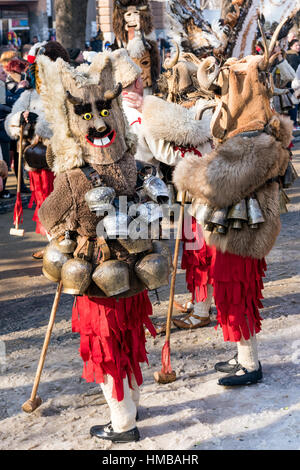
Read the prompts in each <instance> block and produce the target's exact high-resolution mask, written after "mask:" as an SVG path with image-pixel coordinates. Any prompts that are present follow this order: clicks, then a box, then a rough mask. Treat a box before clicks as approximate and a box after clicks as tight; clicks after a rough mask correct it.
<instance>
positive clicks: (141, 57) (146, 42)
mask: <svg viewBox="0 0 300 470" xmlns="http://www.w3.org/2000/svg"><path fill="white" fill-rule="evenodd" d="M113 31H114V33H115V36H116V41H115V46H116V47H118V48H123V47H125V48H126V49H127V50H128V53H129V55H130V57H131V58H132V60H133V61H134V62H135V63H136V64H137V65H138V66H139V67H140V68H141V69H142V79H143V83H144V88H145V92H146V93H151V92H152V91H156V81H157V79H158V76H159V74H160V55H159V51H158V47H157V42H156V36H155V31H154V29H153V18H152V12H151V7H150V4H149V2H148V0H115V2H114V10H113Z"/></svg>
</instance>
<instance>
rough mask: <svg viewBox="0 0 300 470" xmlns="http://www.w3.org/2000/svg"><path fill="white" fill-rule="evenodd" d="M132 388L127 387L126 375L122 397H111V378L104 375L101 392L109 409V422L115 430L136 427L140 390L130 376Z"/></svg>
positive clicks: (121, 430)
mask: <svg viewBox="0 0 300 470" xmlns="http://www.w3.org/2000/svg"><path fill="white" fill-rule="evenodd" d="M131 383H132V387H133V390H132V389H131V388H130V387H129V383H128V379H127V377H126V378H125V379H124V380H123V386H124V399H123V400H122V401H118V400H116V399H115V398H112V390H113V378H112V376H111V375H106V378H105V383H104V384H101V388H102V390H103V394H104V396H105V399H106V401H107V404H108V406H109V409H110V415H111V424H112V427H113V430H114V431H115V432H125V431H129V430H130V429H133V428H135V427H136V421H135V417H136V411H137V406H138V404H139V398H140V391H139V387H138V385H137V383H136V380H135V378H134V376H133V375H132V377H131Z"/></svg>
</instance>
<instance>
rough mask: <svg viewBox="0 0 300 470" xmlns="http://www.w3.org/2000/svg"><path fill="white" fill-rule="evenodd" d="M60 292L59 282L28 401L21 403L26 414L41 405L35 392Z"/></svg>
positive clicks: (60, 284)
mask: <svg viewBox="0 0 300 470" xmlns="http://www.w3.org/2000/svg"><path fill="white" fill-rule="evenodd" d="M61 290H62V281H60V282H59V284H58V285H57V289H56V293H55V297H54V301H53V305H52V310H51V314H50V319H49V323H48V327H47V331H46V335H45V339H44V344H43V348H42V352H41V355H40V360H39V363H38V367H37V371H36V374H35V379H34V383H33V387H32V392H31V395H30V399H29V400H27V401H25V403H23V405H22V409H23V411H25V412H26V413H32V412H33V411H34V410H36V409H37V408H38V407H39V406H40V405H41V404H42V399H41V398H40V397H39V396H38V395H37V390H38V386H39V383H40V379H41V375H42V370H43V367H44V363H45V359H46V354H47V349H48V345H49V342H50V338H51V333H52V329H53V325H54V321H55V316H56V312H57V307H58V303H59V299H60V296H61Z"/></svg>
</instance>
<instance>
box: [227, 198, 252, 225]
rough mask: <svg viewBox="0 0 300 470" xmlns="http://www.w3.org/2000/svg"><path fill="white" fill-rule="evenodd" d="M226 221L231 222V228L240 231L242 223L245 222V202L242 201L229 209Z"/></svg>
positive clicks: (246, 218)
mask: <svg viewBox="0 0 300 470" xmlns="http://www.w3.org/2000/svg"><path fill="white" fill-rule="evenodd" d="M228 219H229V220H231V222H232V228H234V229H236V230H241V228H242V223H243V222H247V220H248V216H247V206H246V200H245V199H242V200H241V201H240V202H238V203H237V204H235V205H234V206H232V207H231V208H230V209H229V213H228Z"/></svg>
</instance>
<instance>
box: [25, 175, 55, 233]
mask: <svg viewBox="0 0 300 470" xmlns="http://www.w3.org/2000/svg"><path fill="white" fill-rule="evenodd" d="M54 177H55V176H54V173H53V172H52V171H50V170H35V171H29V178H30V189H31V191H32V193H31V198H30V201H29V205H28V207H29V208H31V207H32V206H33V203H35V204H36V208H35V211H34V214H33V217H32V220H33V221H34V222H36V229H35V231H36V233H40V234H41V235H46V231H45V229H44V227H43V226H42V224H41V223H40V220H39V218H38V211H39V209H40V207H41V205H42V204H43V202H44V200H45V199H46V198H47V197H48V196H49V194H50V193H51V192H52V191H53V182H54Z"/></svg>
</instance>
